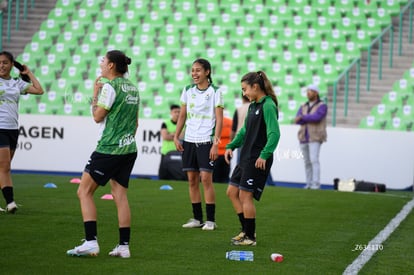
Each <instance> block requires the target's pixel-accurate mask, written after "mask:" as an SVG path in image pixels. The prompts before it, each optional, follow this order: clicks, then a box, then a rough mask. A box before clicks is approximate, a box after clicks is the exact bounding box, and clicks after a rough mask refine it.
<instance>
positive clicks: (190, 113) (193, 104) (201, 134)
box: [180, 84, 224, 143]
mask: <svg viewBox="0 0 414 275" xmlns="http://www.w3.org/2000/svg"><path fill="white" fill-rule="evenodd" d="M180 101H181V104H183V105H186V110H187V119H186V123H185V127H186V128H185V135H184V140H185V141H187V142H192V143H201V142H210V141H212V137H213V136H214V130H215V127H216V113H215V109H216V108H217V107H220V108H223V107H224V102H223V94H222V91H221V89H219V88H218V87H216V86H214V85H212V84H211V85H209V86H208V88H207V89H205V90H199V89H198V88H197V85H195V84H193V85H190V86H187V87H185V88H184V89H183V92H182V94H181V98H180Z"/></svg>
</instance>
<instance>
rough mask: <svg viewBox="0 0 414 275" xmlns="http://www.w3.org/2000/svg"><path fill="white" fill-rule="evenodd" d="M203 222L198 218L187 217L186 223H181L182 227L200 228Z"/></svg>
mask: <svg viewBox="0 0 414 275" xmlns="http://www.w3.org/2000/svg"><path fill="white" fill-rule="evenodd" d="M202 226H203V224H202V223H200V221H199V220H196V219H189V220H188V222H187V223H185V224H183V227H184V228H200V227H202Z"/></svg>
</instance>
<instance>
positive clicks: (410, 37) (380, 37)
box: [332, 0, 414, 127]
mask: <svg viewBox="0 0 414 275" xmlns="http://www.w3.org/2000/svg"><path fill="white" fill-rule="evenodd" d="M407 9H409V33H408V40H409V43H413V20H412V19H413V9H414V0H410V1H409V2H408V3H407V4H406V5H405V6H404V7H403V8H402V9H401V11H400V13H399V34H398V39H399V40H398V55H402V26H403V25H402V19H403V16H404V14H405V12H406V11H407ZM387 32H388V33H389V41H390V50H389V62H388V66H389V68H392V66H393V48H394V27H393V25H392V23H391V24H390V25H389V26H387V27H386V28H385V29H384V30H383V31H382V32H381V33H380V34H379V35H378V36H377V37H376V38H375V39H374V40H372V42H371V43H370V45H369V46H368V59H367V86H366V91H369V90H370V88H371V87H370V86H371V58H372V57H371V50H372V47H373V46H374V45H375V44H376V43H379V60H378V61H379V69H378V79H382V66H383V64H382V51H383V49H382V43H383V38H384V36H385V35H386V33H387ZM360 63H361V58H359V57H358V58H355V59H354V60H353V61H352V62H351V64H350V65H349V66H348V67H347V68H346V69H344V71H343V72H342V73H341V74H340V75H339V76H338V77H337V78H336V80H335V81H334V83H333V99H332V101H333V108H332V109H333V112H332V126H334V127H335V126H336V101H337V95H338V87H337V86H338V83H339V82H340V81H342V80H343V78H344V77H345V91H344V92H345V99H344V116H345V117H346V116H347V115H348V96H349V72H350V71H351V70H352V69H353V68H354V67H355V66H356V71H357V72H356V87H355V90H356V102H359V92H360V91H359V89H360V87H359V86H360V85H359V82H360Z"/></svg>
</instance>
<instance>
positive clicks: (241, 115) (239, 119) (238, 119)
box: [230, 94, 250, 140]
mask: <svg viewBox="0 0 414 275" xmlns="http://www.w3.org/2000/svg"><path fill="white" fill-rule="evenodd" d="M242 102H243V103H242V105H241V106H240V107H238V108H237V109H236V110H235V111H234V115H233V124H232V126H231V136H230V139H231V140H233V138H234V137H235V136H236V134H237V133H238V132H239V131H240V129H241V128H242V127H243V124H244V120H245V119H246V114H247V110H249V105H250V101H249V99H248V98H247V96H246V95H244V94H242Z"/></svg>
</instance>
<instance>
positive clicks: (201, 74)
mask: <svg viewBox="0 0 414 275" xmlns="http://www.w3.org/2000/svg"><path fill="white" fill-rule="evenodd" d="M191 76H192V78H193V81H194V84H193V85H189V86H187V87H185V88H184V89H183V91H182V93H181V98H180V101H181V110H180V115H179V117H178V121H177V127H176V131H175V134H174V143H175V146H176V149H177V150H178V151H180V152H183V171H186V172H187V177H188V183H189V187H190V188H189V192H190V200H191V205H192V210H193V216H194V218H192V219H190V220H189V221H188V222H187V223H185V224H183V227H184V228H199V227H202V229H203V230H214V229H215V228H216V222H215V211H216V210H215V207H216V203H215V200H216V197H215V192H214V186H213V169H214V161H215V160H216V159H217V157H218V144H219V143H220V135H221V130H222V125H223V107H224V102H223V94H222V90H221V89H220V88H218V87H217V86H215V85H214V84H213V79H212V77H211V65H210V62H208V61H207V60H206V59H201V58H200V59H197V60H195V61H194V62H193V65H192V69H191ZM184 124H185V135H184V141H183V143H182V144H181V141H180V135H181V132H182V130H183V128H184ZM200 181H201V183H202V185H203V188H204V200H205V203H206V212H207V221H206V223H205V224H203V211H202V206H201V192H200V188H199V184H200Z"/></svg>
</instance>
